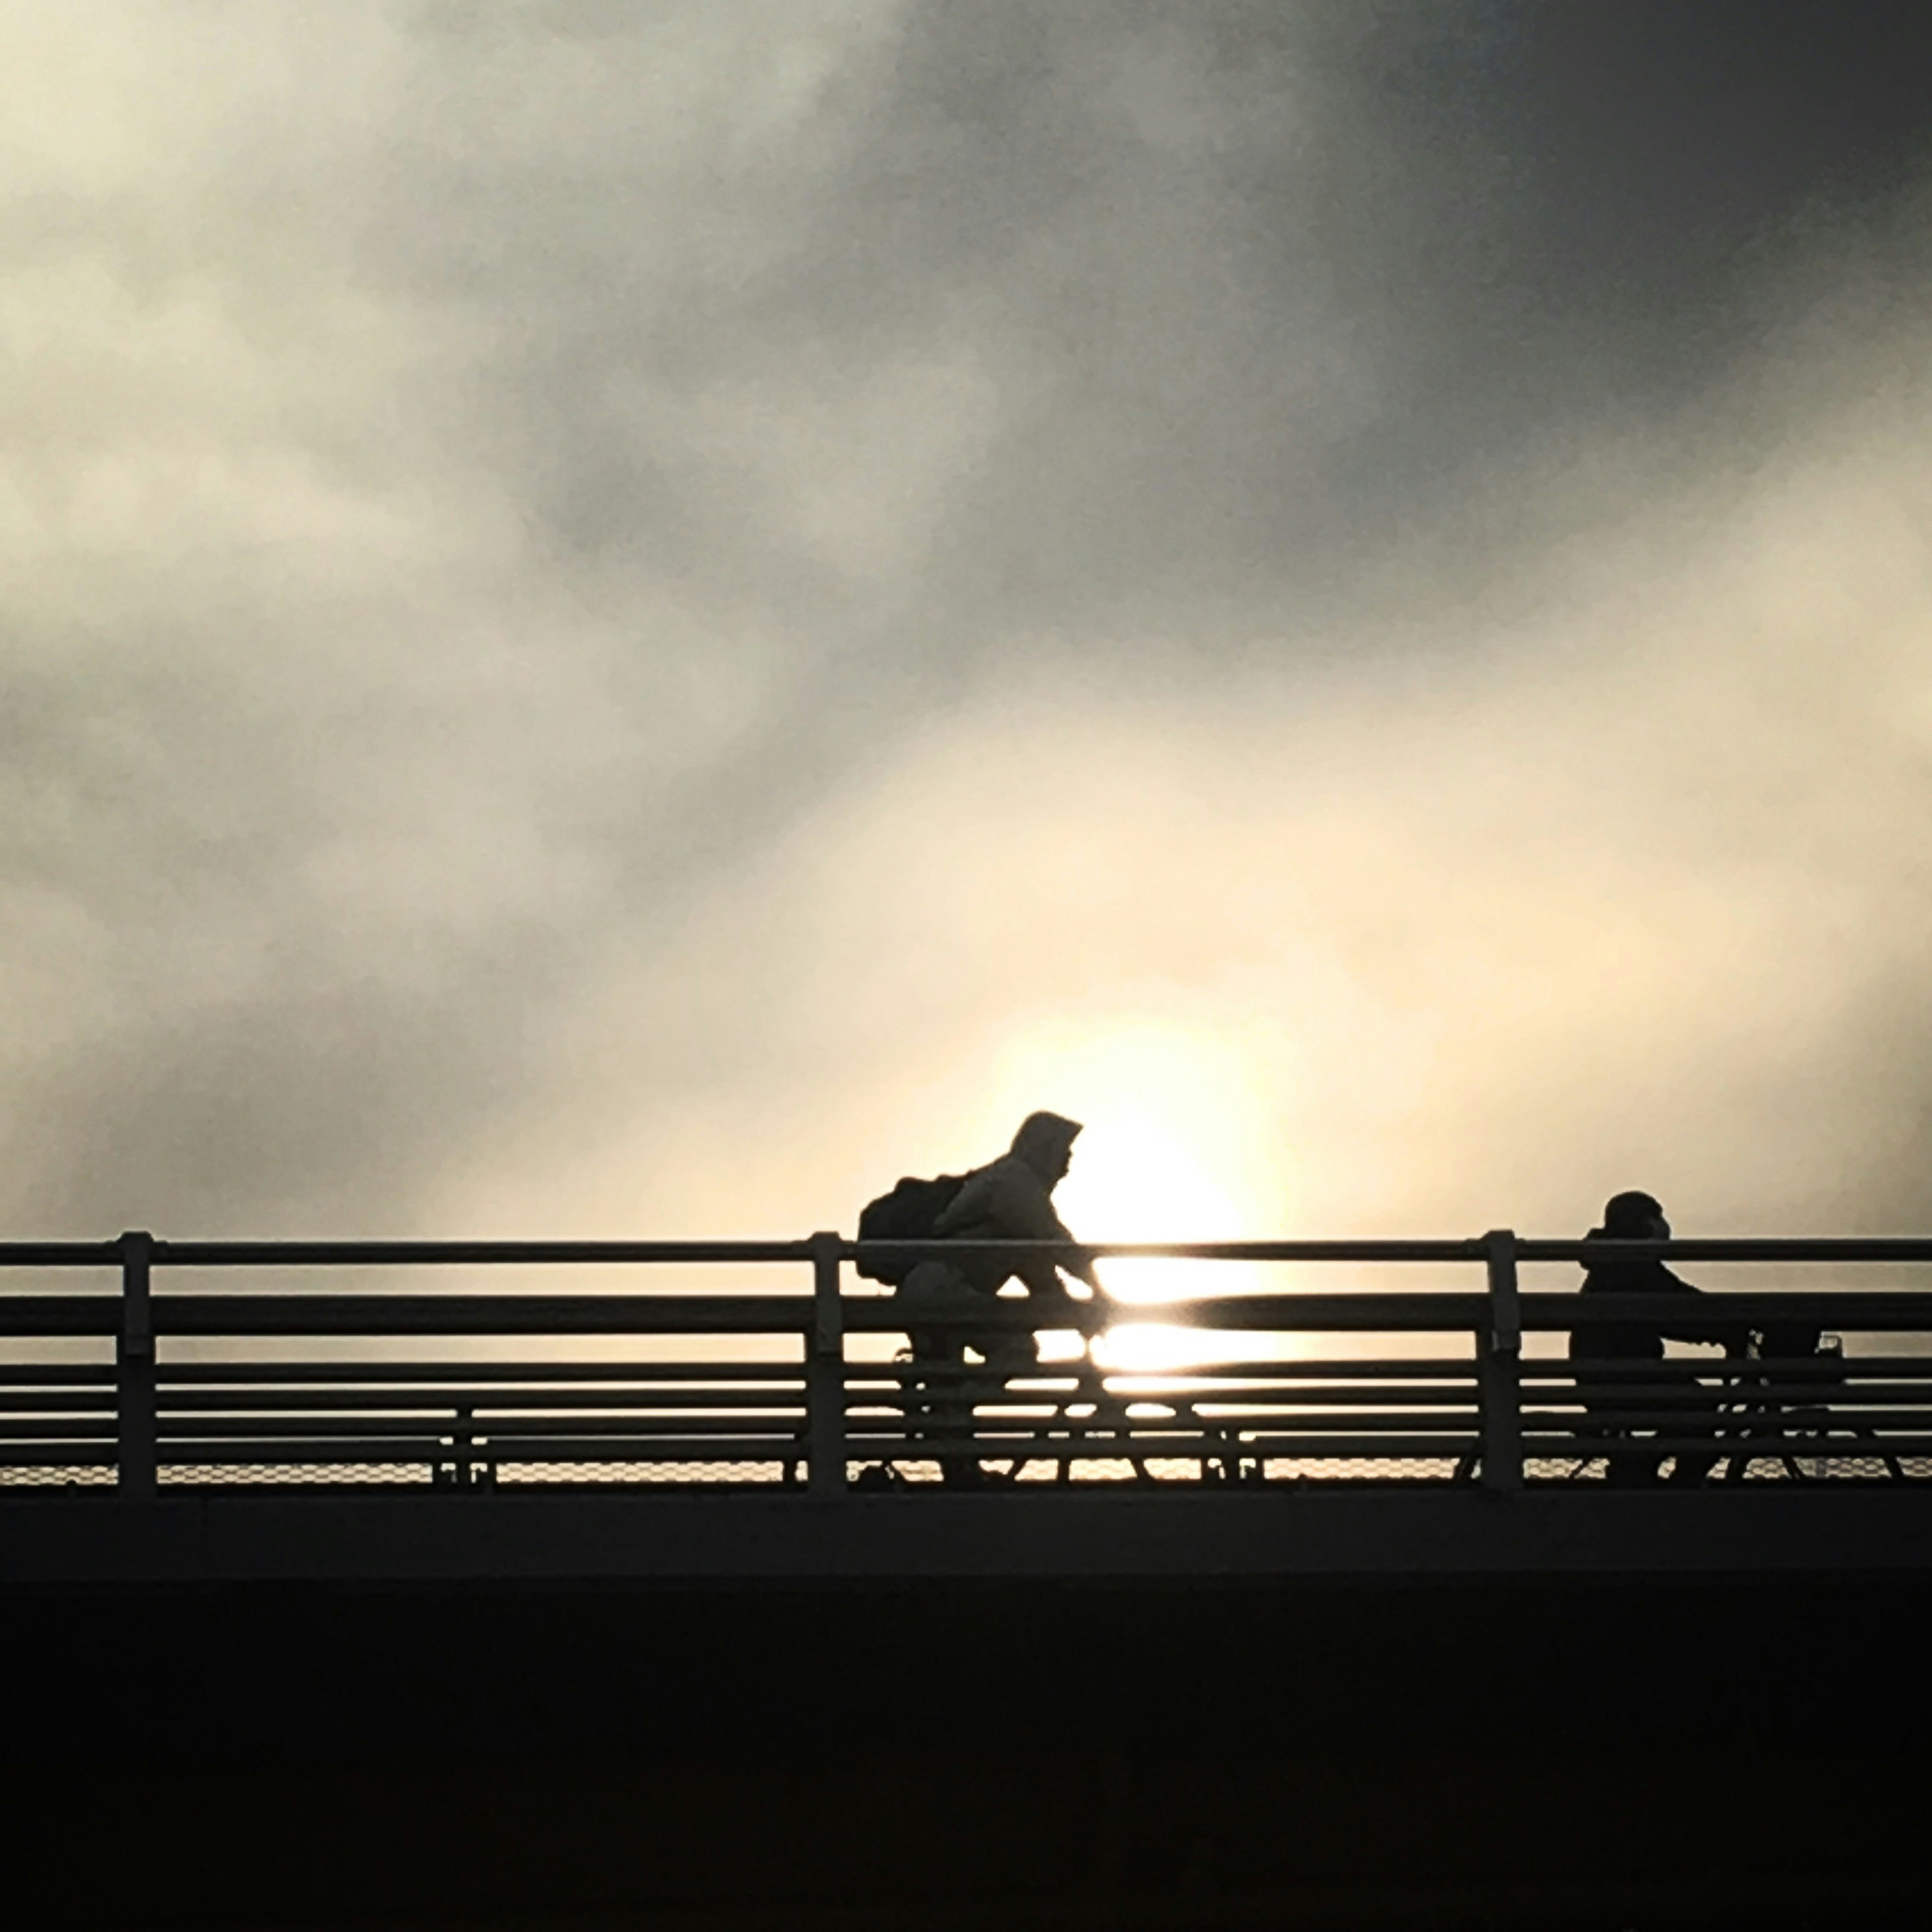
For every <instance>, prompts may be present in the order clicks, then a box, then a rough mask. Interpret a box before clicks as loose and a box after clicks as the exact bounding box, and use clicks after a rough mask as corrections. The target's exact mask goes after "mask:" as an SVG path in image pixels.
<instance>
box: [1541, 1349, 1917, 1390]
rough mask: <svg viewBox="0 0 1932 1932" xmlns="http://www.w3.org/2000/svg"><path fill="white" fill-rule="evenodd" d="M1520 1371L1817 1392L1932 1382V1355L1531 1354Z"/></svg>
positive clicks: (1550, 1378) (1556, 1378)
mask: <svg viewBox="0 0 1932 1932" xmlns="http://www.w3.org/2000/svg"><path fill="white" fill-rule="evenodd" d="M1520 1373H1521V1376H1522V1379H1523V1382H1525V1383H1526V1384H1528V1383H1532V1382H1552V1383H1564V1382H1574V1381H1575V1380H1576V1379H1577V1377H1579V1376H1583V1377H1586V1378H1587V1379H1589V1381H1590V1382H1592V1383H1593V1384H1597V1385H1601V1384H1602V1383H1604V1382H1616V1381H1618V1380H1620V1379H1621V1380H1625V1381H1628V1380H1632V1379H1637V1378H1639V1377H1644V1376H1655V1377H1657V1378H1658V1379H1661V1380H1662V1381H1664V1382H1682V1381H1694V1380H1698V1379H1702V1380H1703V1381H1706V1382H1712V1381H1716V1380H1721V1379H1722V1380H1728V1381H1730V1382H1736V1383H1737V1384H1738V1385H1740V1386H1741V1387H1742V1386H1745V1385H1749V1386H1751V1387H1754V1388H1755V1387H1757V1385H1758V1384H1759V1383H1760V1382H1761V1381H1763V1380H1766V1379H1769V1380H1770V1381H1771V1382H1774V1383H1782V1382H1787V1381H1789V1382H1804V1383H1805V1384H1807V1385H1810V1386H1811V1387H1814V1388H1816V1387H1818V1386H1820V1385H1823V1384H1829V1383H1835V1382H1841V1381H1843V1380H1845V1379H1847V1378H1849V1379H1851V1380H1852V1381H1857V1380H1858V1379H1861V1378H1862V1377H1866V1376H1900V1377H1901V1378H1910V1379H1914V1380H1918V1379H1922V1380H1924V1381H1926V1382H1932V1355H1794V1356H1788V1357H1780V1358H1778V1359H1777V1360H1775V1361H1772V1360H1760V1358H1757V1357H1756V1356H1744V1355H1668V1356H1665V1357H1663V1358H1661V1359H1660V1358H1658V1357H1656V1356H1650V1357H1647V1358H1646V1357H1643V1356H1635V1357H1628V1356H1627V1357H1623V1358H1619V1357H1617V1356H1614V1355H1605V1356H1595V1357H1592V1356H1589V1355H1581V1356H1577V1357H1574V1358H1573V1357H1561V1358H1559V1357H1547V1358H1545V1357H1541V1356H1533V1355H1526V1356H1525V1357H1524V1358H1523V1364H1522V1368H1521V1371H1520Z"/></svg>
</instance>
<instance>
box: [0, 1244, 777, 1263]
mask: <svg viewBox="0 0 1932 1932" xmlns="http://www.w3.org/2000/svg"><path fill="white" fill-rule="evenodd" d="M6 1259H7V1255H6V1252H5V1250H4V1249H0V1263H4V1262H5V1261H6ZM810 1260H811V1244H810V1243H809V1242H808V1241H157V1242H156V1243H155V1244H154V1252H153V1256H152V1265H154V1267H156V1268H545V1267H558V1266H573V1265H586V1264H588V1265H605V1266H622V1265H631V1264H665V1263H670V1264H676V1263H686V1264H690V1263H705V1262H740V1263H742V1262H760V1263H772V1264H782V1263H786V1262H808V1261H810Z"/></svg>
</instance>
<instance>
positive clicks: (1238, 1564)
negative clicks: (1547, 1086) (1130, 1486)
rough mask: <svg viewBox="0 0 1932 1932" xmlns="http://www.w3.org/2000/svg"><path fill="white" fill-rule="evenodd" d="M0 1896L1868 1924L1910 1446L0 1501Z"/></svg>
mask: <svg viewBox="0 0 1932 1932" xmlns="http://www.w3.org/2000/svg"><path fill="white" fill-rule="evenodd" d="M0 1577H4V1579H5V1588H4V1592H0V1605H4V1609H0V1622H4V1628H5V1642H6V1652H5V1655H6V1658H7V1664H8V1667H9V1669H8V1695H7V1710H8V1721H7V1725H6V1727H5V1738H6V1741H7V1742H6V1745H5V1768H4V1772H0V1861H4V1863H3V1864H0V1870H4V1880H0V1882H4V1886H5V1897H6V1898H7V1902H8V1904H9V1906H10V1908H11V1910H10V1913H9V1916H10V1919H11V1921H12V1922H13V1923H16V1924H21V1925H23V1926H25V1925H29V1924H89V1925H99V1926H103V1927H105V1926H110V1925H111V1926H115V1927H135V1926H140V1925H145V1924H157V1925H158V1924H171V1925H172V1924H178V1925H182V1926H194V1927H244V1926H245V1927H250V1928H251V1932H253V1928H260V1929H261V1932H269V1928H272V1927H278V1926H286V1927H298V1926H305V1927H328V1926H342V1927H349V1926H358V1927H363V1926H376V1925H383V1926H394V1927H405V1926H407V1927H435V1926H449V1927H479V1928H480V1927H505V1928H508V1927H556V1928H574V1927H581V1928H586V1932H587V1928H590V1927H619V1926H632V1925H645V1924H648V1925H651V1926H662V1927H684V1926H687V1925H688V1926H690V1927H754V1926H757V1927H774V1928H775V1927H781V1926H782V1927H820V1926H822V1927H826V1928H828V1932H829V1928H831V1927H840V1928H852V1932H858V1928H869V1927H886V1926H892V1927H899V1926H914V1927H919V1926H931V1927H950V1926H954V1925H960V1926H966V1925H973V1926H980V1925H997V1926H1003V1927H1029V1926H1038V1927H1089V1926H1091V1927H1138V1926H1148V1927H1157V1926H1160V1927H1165V1926H1177V1927H1179V1926H1190V1927H1192V1926H1202V1927H1211V1926H1228V1927H1248V1926H1256V1927H1259V1926H1274V1925H1303V1924H1307V1925H1388V1926H1404V1927H1408V1926H1429V1925H1440V1926H1453V1925H1470V1926H1480V1925H1497V1926H1502V1925H1541V1924H1566V1925H1568V1924H1574V1925H1577V1926H1584V1927H1589V1926H1596V1925H1601V1926H1603V1927H1619V1926H1670V1925H1676V1924H1684V1925H1690V1924H1697V1925H1707V1924H1741V1925H1745V1924H1748V1925H1751V1926H1754V1927H1761V1926H1766V1925H1787V1924H1789V1925H1803V1924H1810V1925H1814V1926H1820V1927H1823V1926H1832V1925H1842V1924H1875V1923H1889V1922H1897V1923H1901V1924H1905V1923H1911V1924H1916V1923H1920V1922H1922V1921H1923V1919H1924V1915H1925V1908H1924V1900H1927V1898H1932V1885H1928V1882H1927V1881H1928V1879H1932V1830H1928V1829H1927V1823H1926V1820H1927V1802H1926V1801H1927V1797H1928V1796H1932V1793H1928V1789H1927V1787H1928V1784H1932V1776H1928V1773H1927V1762H1928V1754H1932V1684H1928V1680H1927V1671H1926V1670H1925V1656H1926V1646H1927V1636H1928V1632H1932V1619H1928V1616H1927V1613H1928V1611H1932V1493H1921V1492H1919V1491H1918V1490H1916V1489H1915V1488H1912V1489H1905V1490H1901V1489H1900V1488H1898V1487H1895V1486H1894V1487H1888V1488H1877V1487H1875V1488H1873V1489H1871V1490H1864V1489H1861V1488H1858V1487H1855V1486H1853V1485H1850V1484H1843V1485H1841V1484H1818V1485H1815V1486H1805V1487H1799V1486H1790V1487H1786V1486H1781V1485H1772V1484H1766V1485H1760V1486H1753V1487H1752V1488H1751V1489H1750V1490H1739V1489H1732V1490H1709V1491H1700V1492H1688V1491H1687V1492H1683V1493H1670V1492H1668V1491H1664V1492H1659V1493H1652V1494H1619V1493H1604V1492H1602V1491H1597V1492H1595V1493H1581V1492H1580V1491H1579V1490H1574V1489H1573V1490H1568V1491H1550V1492H1544V1493H1535V1492H1532V1493H1523V1494H1520V1495H1515V1496H1490V1495H1487V1494H1484V1493H1480V1492H1478V1491H1475V1490H1463V1491H1457V1492H1450V1493H1445V1491H1443V1490H1441V1489H1437V1490H1434V1491H1433V1492H1432V1491H1427V1490H1396V1489H1391V1490H1382V1491H1368V1490H1345V1489H1336V1490H1332V1491H1330V1492H1328V1493H1309V1492H1308V1491H1307V1490H1303V1491H1301V1492H1298V1493H1279V1492H1277V1493H1257V1494H1240V1493H1228V1494H1225V1495H1215V1494H1202V1493H1194V1494H1192V1495H1187V1494H1175V1493H1168V1494H1163V1493H1146V1492H1138V1491H1134V1490H1123V1491H1122V1492H1121V1493H1102V1494H1094V1493H1071V1494H1070V1493H1066V1492H1064V1491H1062V1492H1059V1493H1054V1492H1052V1491H1051V1490H1047V1491H1045V1492H1044V1493H1041V1494H1039V1495H1028V1494H1025V1493H1012V1494H992V1495H984V1496H971V1495H944V1494H925V1495H912V1496H906V1495H884V1496H853V1497H849V1498H845V1499H838V1500H827V1499H814V1498H808V1497H805V1496H802V1495H798V1494H791V1495H780V1496H773V1495H767V1496H731V1495H718V1496H709V1497H704V1496H619V1495H610V1496H541V1497H524V1496H514V1495H509V1494H503V1493H499V1494H496V1495H490V1494H487V1493H484V1494H474V1495H457V1494H449V1495H432V1496H425V1495H417V1496H387V1497H384V1496H317V1495H309V1496H285V1497H277V1496H271V1495H263V1496H257V1497H253V1498H250V1497H245V1496H224V1497H220V1498H202V1499H185V1498H184V1499H164V1500H163V1501H161V1502H156V1503H152V1504H147V1505H141V1504H130V1503H127V1502H120V1501H117V1500H115V1499H113V1496H111V1494H110V1495H104V1496H99V1497H94V1496H86V1495H81V1494H70V1495H67V1496H41V1497H31V1498H27V1497H23V1498H20V1499H8V1500H7V1502H6V1504H5V1507H4V1508H0Z"/></svg>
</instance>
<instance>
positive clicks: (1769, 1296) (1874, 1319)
mask: <svg viewBox="0 0 1932 1932" xmlns="http://www.w3.org/2000/svg"><path fill="white" fill-rule="evenodd" d="M1520 1302H1521V1312H1522V1319H1523V1327H1524V1328H1526V1329H1538V1330H1555V1331H1563V1330H1566V1329H1568V1330H1574V1329H1577V1328H1601V1327H1603V1326H1604V1325H1607V1324H1610V1323H1618V1322H1621V1323H1625V1324H1628V1325H1632V1326H1635V1327H1639V1328H1643V1327H1648V1328H1652V1329H1662V1330H1664V1331H1669V1330H1670V1329H1673V1328H1718V1327H1725V1326H1730V1327H1736V1328H1764V1327H1766V1326H1767V1325H1769V1324H1772V1323H1774V1322H1775V1323H1786V1322H1808V1321H1810V1320H1811V1319H1813V1318H1814V1317H1815V1318H1816V1319H1817V1320H1818V1321H1819V1322H1820V1323H1821V1324H1823V1325H1826V1326H1829V1327H1830V1328H1834V1329H1836V1330H1838V1331H1839V1332H1841V1333H1843V1331H1846V1330H1848V1329H1850V1330H1857V1329H1869V1330H1885V1329H1913V1328H1918V1329H1932V1294H1921V1293H1918V1292H1912V1291H1907V1290H1903V1289H1824V1290H1820V1289H1771V1290H1765V1289H1749V1290H1744V1289H1710V1290H1707V1291H1706V1292H1704V1293H1703V1294H1702V1295H1699V1296H1698V1297H1697V1300H1696V1301H1692V1300H1691V1298H1689V1297H1688V1295H1603V1294H1593V1295H1583V1294H1571V1295H1551V1294H1545V1293H1543V1292H1526V1293H1525V1294H1524V1295H1522V1296H1521V1298H1520Z"/></svg>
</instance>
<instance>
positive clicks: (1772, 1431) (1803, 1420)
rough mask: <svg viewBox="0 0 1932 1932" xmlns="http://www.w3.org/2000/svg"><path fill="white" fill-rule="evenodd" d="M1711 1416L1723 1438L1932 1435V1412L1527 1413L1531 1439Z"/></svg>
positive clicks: (1525, 1427)
mask: <svg viewBox="0 0 1932 1932" xmlns="http://www.w3.org/2000/svg"><path fill="white" fill-rule="evenodd" d="M1706 1415H1709V1416H1710V1419H1711V1427H1712V1429H1713V1430H1715V1431H1716V1432H1717V1433H1718V1434H1719V1435H1721V1436H1725V1437H1727V1438H1728V1437H1734V1438H1736V1439H1739V1440H1742V1439H1743V1438H1745V1437H1746V1436H1790V1435H1791V1434H1793V1433H1797V1432H1802V1433H1808V1434H1809V1433H1814V1432H1818V1431H1823V1432H1826V1433H1830V1434H1833V1435H1838V1436H1843V1435H1846V1434H1849V1433H1852V1432H1853V1431H1855V1430H1880V1429H1891V1430H1921V1429H1922V1430H1928V1431H1932V1408H1926V1409H1851V1410H1843V1411H1836V1410H1826V1409H1806V1410H1793V1411H1791V1412H1789V1413H1787V1414H1786V1415H1768V1414H1767V1415H1729V1414H1725V1415H1715V1414H1712V1412H1711V1411H1709V1410H1708V1409H1706V1410H1697V1409H1691V1408H1690V1407H1688V1406H1684V1407H1678V1408H1666V1407H1661V1406H1660V1407H1652V1408H1643V1407H1635V1406H1634V1407H1632V1408H1631V1409H1604V1411H1603V1412H1601V1416H1600V1417H1599V1418H1598V1419H1597V1420H1595V1421H1594V1422H1593V1421H1592V1419H1591V1418H1589V1417H1587V1416H1585V1415H1577V1416H1574V1417H1570V1416H1564V1417H1556V1416H1551V1415H1547V1414H1529V1413H1526V1415H1524V1417H1523V1433H1525V1434H1526V1435H1535V1436H1550V1435H1553V1434H1556V1433H1559V1432H1560V1431H1562V1430H1575V1431H1576V1432H1577V1433H1578V1434H1580V1435H1581V1434H1586V1433H1590V1432H1591V1431H1592V1429H1594V1430H1595V1431H1596V1432H1597V1433H1601V1432H1602V1431H1603V1430H1605V1429H1607V1428H1611V1429H1668V1428H1670V1427H1673V1425H1675V1426H1679V1427H1682V1425H1683V1424H1686V1423H1688V1422H1690V1421H1691V1420H1692V1419H1693V1418H1698V1419H1699V1420H1700V1422H1701V1419H1702V1418H1703V1417H1704V1416H1706Z"/></svg>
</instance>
